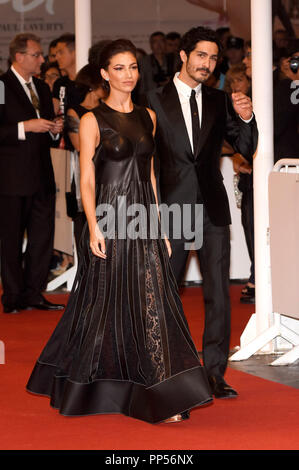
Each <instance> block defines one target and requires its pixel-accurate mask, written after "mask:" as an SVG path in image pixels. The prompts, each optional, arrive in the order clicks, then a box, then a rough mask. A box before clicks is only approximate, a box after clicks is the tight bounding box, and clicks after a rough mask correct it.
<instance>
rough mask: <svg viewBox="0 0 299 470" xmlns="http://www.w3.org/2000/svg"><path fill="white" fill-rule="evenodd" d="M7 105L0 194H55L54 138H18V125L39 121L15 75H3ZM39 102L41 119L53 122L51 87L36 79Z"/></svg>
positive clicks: (1, 107)
mask: <svg viewBox="0 0 299 470" xmlns="http://www.w3.org/2000/svg"><path fill="white" fill-rule="evenodd" d="M1 81H2V82H3V83H4V98H5V102H4V104H0V194H1V195H20V196H28V195H32V194H34V193H35V192H36V191H38V190H40V189H42V190H43V192H44V193H45V194H53V193H55V181H54V174H53V167H52V162H51V156H50V144H51V137H50V135H49V133H48V132H46V133H33V132H27V133H26V140H19V139H18V122H21V121H27V120H29V119H36V118H37V116H36V112H35V109H34V107H33V105H32V103H31V101H30V100H29V98H28V97H27V95H26V93H25V91H24V90H23V87H22V85H21V84H20V82H19V80H18V79H17V77H16V76H15V74H14V73H13V72H12V71H11V70H8V71H7V72H6V73H5V74H4V75H2V76H1ZM33 81H34V84H35V87H36V90H37V92H38V96H39V100H40V117H42V118H44V119H49V120H51V119H53V117H54V109H53V103H52V96H51V92H50V89H49V87H48V85H47V84H46V83H44V82H42V81H41V80H39V79H37V78H35V77H33Z"/></svg>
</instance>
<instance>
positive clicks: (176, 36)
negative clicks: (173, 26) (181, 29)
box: [166, 31, 181, 41]
mask: <svg viewBox="0 0 299 470" xmlns="http://www.w3.org/2000/svg"><path fill="white" fill-rule="evenodd" d="M166 39H170V40H171V41H175V40H176V39H181V35H180V33H177V32H176V31H171V32H170V33H167V34H166Z"/></svg>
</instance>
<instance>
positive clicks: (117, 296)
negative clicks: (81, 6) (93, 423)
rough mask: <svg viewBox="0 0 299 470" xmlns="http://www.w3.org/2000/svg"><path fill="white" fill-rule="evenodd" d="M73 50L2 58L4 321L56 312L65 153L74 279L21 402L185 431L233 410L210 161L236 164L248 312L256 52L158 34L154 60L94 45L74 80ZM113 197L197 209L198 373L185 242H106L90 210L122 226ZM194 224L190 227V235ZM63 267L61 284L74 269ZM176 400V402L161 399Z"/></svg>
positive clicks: (26, 43)
mask: <svg viewBox="0 0 299 470" xmlns="http://www.w3.org/2000/svg"><path fill="white" fill-rule="evenodd" d="M282 36H283V34H282V32H281V31H280V32H279V34H275V35H274V51H275V54H274V57H275V61H276V62H275V64H274V72H273V73H274V124H275V135H274V140H275V142H274V143H275V159H278V158H280V157H282V156H285V153H287V154H288V155H287V156H288V157H298V155H299V149H298V105H296V104H294V102H293V100H291V99H290V95H291V93H292V91H293V90H292V89H291V87H290V83H291V82H292V81H293V80H296V79H298V77H299V71H298V56H299V47H298V43H297V42H296V41H295V42H294V44H288V42H283V41H282ZM285 40H286V41H287V38H285ZM75 47H76V46H75V36H74V35H73V34H64V35H63V36H60V37H59V38H58V39H56V40H55V41H52V43H51V44H50V46H49V52H48V57H47V60H46V61H45V60H44V58H43V53H42V49H41V43H40V39H39V38H38V37H36V36H35V35H32V34H21V35H18V36H17V37H16V38H14V40H13V41H12V43H11V45H10V68H9V70H8V71H7V72H6V73H4V74H3V75H2V77H1V79H2V81H3V83H4V86H5V93H6V95H5V103H4V104H1V105H0V216H1V218H2V220H9V223H8V224H6V225H5V226H2V228H1V273H2V284H3V295H2V303H3V308H4V312H5V313H18V312H20V311H21V310H24V309H27V308H37V309H40V310H62V309H63V308H64V305H60V304H53V303H51V302H49V301H48V300H47V299H46V298H45V297H44V296H43V295H42V291H43V289H44V288H45V285H46V282H47V280H48V271H49V266H50V264H51V260H53V251H51V247H52V246H53V236H54V214H55V181H54V175H53V169H52V165H51V157H50V148H51V147H56V148H57V147H58V148H63V149H67V150H70V151H71V158H72V165H71V167H72V182H71V192H70V194H69V195H68V198H67V211H68V215H69V216H70V217H71V218H72V219H73V221H74V228H75V230H74V232H75V240H76V246H77V248H78V252H79V266H78V270H77V275H76V279H75V282H74V287H73V290H72V292H71V295H70V299H69V302H68V305H67V308H66V310H65V313H64V315H63V317H62V319H61V321H60V322H59V324H58V325H57V328H56V330H55V332H54V333H53V335H52V337H51V339H50V341H49V343H48V345H47V347H46V348H45V349H44V351H43V353H42V355H41V357H40V360H39V361H37V363H36V366H35V368H34V370H33V373H32V375H31V378H30V380H29V383H28V390H29V391H33V392H34V393H42V394H45V395H49V396H51V397H52V401H53V406H54V407H57V408H59V409H60V411H61V412H62V413H63V414H69V415H74V414H76V415H78V414H90V413H103V412H105V413H110V412H121V413H124V414H127V415H129V416H133V417H136V418H139V419H143V420H145V421H149V422H160V421H165V420H166V421H167V422H177V421H181V420H184V419H188V418H189V410H190V409H191V408H192V407H194V406H196V405H199V404H204V403H207V402H210V401H211V400H212V396H214V397H215V398H235V397H236V396H237V395H238V393H237V392H236V391H235V390H234V389H233V388H232V387H231V386H230V385H228V384H227V383H226V382H225V380H224V373H225V370H226V366H227V360H228V353H229V340H230V297H229V265H230V234H229V224H230V223H231V218H230V210H229V205H228V199H227V195H226V191H225V188H224V185H223V181H222V176H221V172H220V168H219V161H220V157H221V156H230V157H231V159H232V162H233V167H234V171H235V173H236V174H238V175H239V183H238V184H239V190H240V191H241V192H242V202H241V210H242V223H243V227H244V232H245V237H246V242H247V246H248V252H249V255H250V258H251V262H252V266H251V275H250V278H249V280H248V283H247V284H246V286H245V287H244V290H243V291H242V297H241V301H242V302H245V303H248V302H254V300H255V298H254V296H255V282H254V242H253V239H254V237H253V230H254V228H253V179H252V167H253V155H254V153H255V151H256V148H257V141H258V131H257V124H256V120H255V116H254V112H253V107H252V102H251V45H250V42H246V43H245V42H244V40H243V39H242V38H238V37H234V36H232V35H231V33H230V30H229V29H227V28H222V29H220V30H217V31H216V32H215V31H213V30H211V29H209V28H203V27H197V28H192V29H191V30H190V31H188V32H187V33H185V34H184V35H183V36H182V37H180V35H179V34H178V33H176V32H171V33H169V34H164V33H163V32H160V31H157V32H154V33H153V34H152V35H151V36H150V48H151V53H149V54H147V53H145V51H142V50H140V49H139V50H138V49H136V47H135V46H134V45H133V44H132V43H131V42H130V41H128V40H126V39H119V40H116V41H110V40H107V41H100V42H99V43H97V44H94V45H93V46H92V47H91V49H90V51H89V58H88V64H87V65H86V66H84V67H83V68H82V69H81V70H79V72H76V59H75ZM289 47H290V48H289ZM296 64H297V65H296ZM37 77H39V78H40V79H41V80H40V79H39V78H37ZM26 95H27V96H26ZM28 98H29V99H28ZM290 113H291V115H290ZM290 116H291V117H290ZM154 149H155V150H154ZM153 154H154V157H155V158H152V155H153ZM118 195H121V196H123V195H125V196H126V197H127V198H128V199H129V200H131V203H132V204H135V203H143V204H144V205H145V207H146V208H147V210H148V211H149V207H150V204H156V205H157V206H158V204H159V202H162V203H165V204H166V205H167V207H169V206H171V205H172V204H173V203H177V204H178V205H179V207H182V208H183V207H184V206H185V205H186V204H189V205H190V206H191V208H195V207H197V206H198V205H199V204H200V205H203V208H204V209H203V221H202V230H203V238H204V241H203V245H202V246H196V247H195V252H196V254H197V256H198V259H199V262H200V267H201V271H202V277H203V293H204V301H205V331H204V336H203V361H204V367H205V369H203V368H202V366H201V364H200V361H199V358H198V355H197V352H196V349H195V346H194V344H193V342H192V339H191V337H190V333H189V330H188V325H187V323H186V319H185V317H184V313H183V310H182V305H181V302H180V299H179V291H178V286H179V285H180V284H181V282H182V279H183V277H184V272H185V269H186V264H187V259H188V255H189V251H188V250H187V249H186V248H185V245H186V243H187V242H188V240H187V239H186V238H185V234H184V233H183V235H182V236H181V237H180V238H179V239H177V237H175V230H176V227H175V222H172V224H173V225H171V226H170V229H169V233H168V234H167V236H166V234H164V235H163V234H161V237H160V239H159V240H154V239H152V238H151V236H150V234H149V233H147V237H146V239H145V240H143V239H137V240H135V239H134V240H126V241H124V240H122V239H121V238H120V239H118V238H117V237H116V238H114V237H112V239H109V238H105V237H104V236H103V234H102V232H101V230H100V228H99V224H98V220H97V218H96V204H99V205H100V204H112V206H113V207H114V208H115V209H116V213H117V214H118V209H119V207H118V203H119V202H118V198H117V196H118ZM147 216H149V212H148V213H147ZM161 217H162V220H163V211H162V213H161ZM196 222H197V219H196V215H195V214H193V212H192V214H191V225H192V227H194V224H195V227H196ZM126 223H127V224H129V222H128V221H127V222H126ZM25 231H26V233H27V247H26V253H25V259H23V254H22V241H23V236H24V232H25ZM195 236H196V235H195ZM59 256H60V264H59V266H58V267H57V266H56V267H55V268H54V274H56V275H57V274H59V273H61V272H63V271H64V270H65V269H67V267H68V266H69V264H70V263H71V262H72V260H71V259H70V258H69V257H68V256H67V255H64V256H61V255H59ZM106 260H107V262H106ZM108 261H109V262H108ZM136 358H137V359H136ZM166 379H167V380H166ZM53 381H54V382H55V383H56V387H53V384H54V382H53ZM66 383H67V387H65V384H66ZM118 383H119V384H118ZM165 383H166V384H167V386H165ZM103 387H104V388H103ZM128 387H129V388H128ZM152 387H155V390H156V392H155V393H156V395H155V398H154V399H153V395H152V398H151V395H150V393H152ZM172 387H175V388H176V390H177V391H179V390H181V391H182V393H178V394H177V395H176V397H175V398H173V399H171V400H168V398H169V396H170V395H171V390H172ZM79 389H80V390H79ZM103 391H104V395H105V397H106V399H104V401H102V400H101V399H100V396H102V393H103ZM78 392H80V393H79V395H80V397H81V398H80V397H79V395H78ZM81 393H82V396H81ZM95 396H97V397H98V398H99V400H98V401H96V400H93V399H92V397H95ZM108 396H110V397H112V398H111V401H109V400H107V397H108ZM74 397H76V398H75V399H74ZM78 397H79V398H78ZM128 397H129V398H128ZM106 400H107V401H106ZM149 403H151V405H149ZM141 404H143V405H144V407H143V406H141Z"/></svg>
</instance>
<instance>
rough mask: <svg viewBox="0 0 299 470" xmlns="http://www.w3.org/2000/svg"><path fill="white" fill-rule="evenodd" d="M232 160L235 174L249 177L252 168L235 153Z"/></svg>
mask: <svg viewBox="0 0 299 470" xmlns="http://www.w3.org/2000/svg"><path fill="white" fill-rule="evenodd" d="M232 160H233V168H234V172H235V173H237V174H239V173H247V174H249V175H250V174H251V173H252V166H251V165H250V164H249V163H248V161H247V160H246V159H245V158H244V157H243V156H242V155H241V154H240V153H235V154H234V155H233V156H232Z"/></svg>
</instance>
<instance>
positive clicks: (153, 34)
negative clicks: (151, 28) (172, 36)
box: [150, 31, 165, 41]
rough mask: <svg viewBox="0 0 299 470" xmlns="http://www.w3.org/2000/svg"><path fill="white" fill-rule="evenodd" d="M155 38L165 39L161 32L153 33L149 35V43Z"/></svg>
mask: <svg viewBox="0 0 299 470" xmlns="http://www.w3.org/2000/svg"><path fill="white" fill-rule="evenodd" d="M156 36H163V38H165V34H164V33H163V32H162V31H155V32H154V33H152V34H151V35H150V41H151V40H152V39H153V38H154V37H156Z"/></svg>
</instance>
